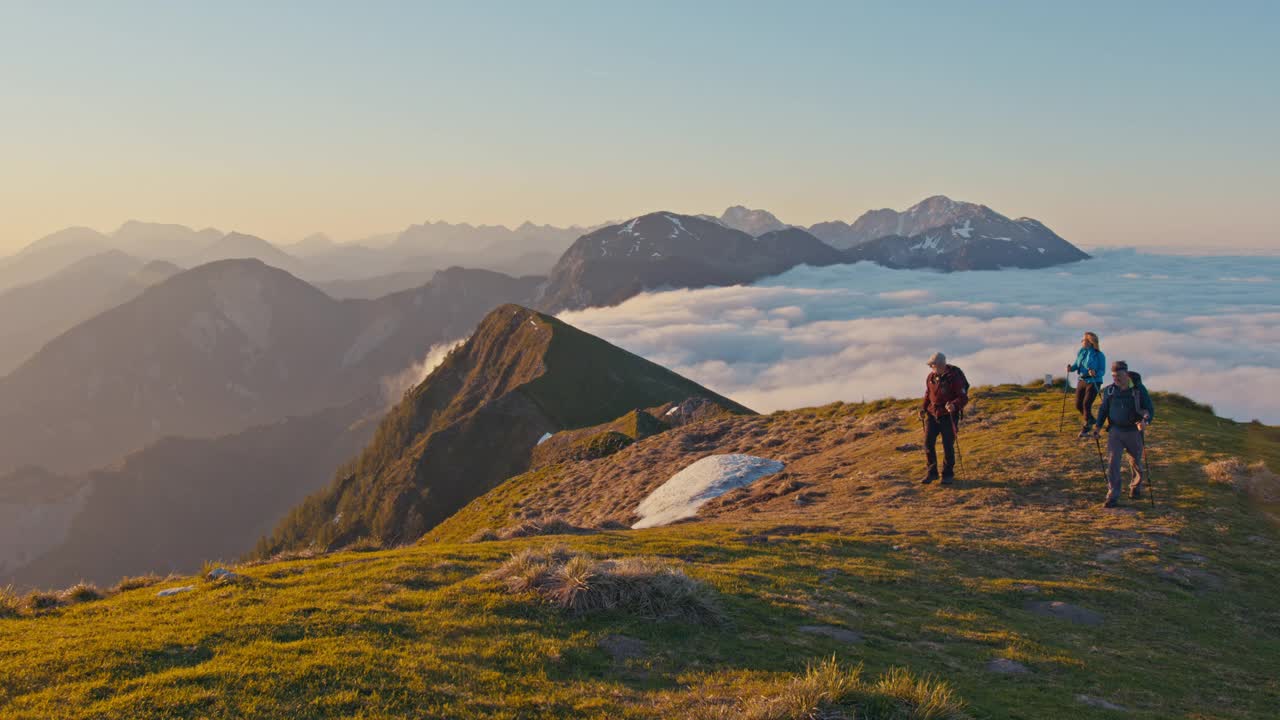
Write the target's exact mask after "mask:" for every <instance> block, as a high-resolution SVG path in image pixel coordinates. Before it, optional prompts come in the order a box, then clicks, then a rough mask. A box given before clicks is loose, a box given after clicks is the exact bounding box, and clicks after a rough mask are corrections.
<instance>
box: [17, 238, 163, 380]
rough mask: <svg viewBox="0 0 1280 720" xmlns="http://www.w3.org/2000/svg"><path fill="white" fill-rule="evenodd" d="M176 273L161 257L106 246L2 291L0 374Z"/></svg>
mask: <svg viewBox="0 0 1280 720" xmlns="http://www.w3.org/2000/svg"><path fill="white" fill-rule="evenodd" d="M178 272H181V268H179V267H178V266H176V265H174V264H172V263H167V262H165V261H163V260H156V261H153V262H150V263H145V262H143V261H142V260H139V259H137V258H135V257H133V256H130V255H126V254H124V253H122V252H120V251H119V250H108V251H106V252H104V253H101V254H98V255H92V256H90V257H87V258H84V259H83V260H79V261H76V262H74V263H72V264H71V265H70V266H69V267H66V268H63V269H62V270H59V271H58V272H56V273H54V274H52V275H50V276H49V277H47V278H45V279H43V280H40V281H37V282H34V283H32V284H30V285H24V286H21V287H16V288H11V289H9V290H6V291H3V292H0V340H2V342H0V377H3V376H4V375H6V374H8V373H9V372H10V371H11V370H13V369H14V368H16V367H17V366H18V365H19V364H20V363H21V362H22V361H23V360H26V359H27V358H29V357H31V356H32V355H34V354H35V353H36V351H38V350H39V349H40V348H41V347H42V346H43V345H44V344H45V343H46V342H48V341H49V340H52V339H53V338H55V337H57V336H58V335H61V334H62V333H63V332H66V331H67V330H70V329H71V328H72V327H74V326H76V325H78V324H79V323H81V322H83V321H85V320H88V319H89V318H91V317H93V316H94V315H97V314H98V313H100V312H102V311H103V310H106V309H109V308H112V307H115V306H116V305H120V304H122V303H125V302H127V301H129V300H132V299H133V298H134V297H137V295H138V294H139V293H141V292H142V291H143V290H145V289H147V288H148V287H150V286H151V285H154V284H155V283H157V282H160V281H161V280H165V279H167V278H169V277H171V276H173V275H175V274H176V273H178Z"/></svg>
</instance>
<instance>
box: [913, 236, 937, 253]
mask: <svg viewBox="0 0 1280 720" xmlns="http://www.w3.org/2000/svg"><path fill="white" fill-rule="evenodd" d="M908 249H909V250H913V251H914V250H926V251H929V252H935V253H936V252H938V238H937V237H935V236H933V235H925V236H924V240H921V241H920V242H918V243H916V244H915V245H912V246H911V247H910V248H908Z"/></svg>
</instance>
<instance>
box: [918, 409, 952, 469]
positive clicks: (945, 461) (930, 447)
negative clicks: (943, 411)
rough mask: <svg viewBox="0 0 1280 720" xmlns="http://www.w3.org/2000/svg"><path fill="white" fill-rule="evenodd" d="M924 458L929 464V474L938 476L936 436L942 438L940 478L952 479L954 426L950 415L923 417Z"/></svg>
mask: <svg viewBox="0 0 1280 720" xmlns="http://www.w3.org/2000/svg"><path fill="white" fill-rule="evenodd" d="M924 422H925V426H924V458H925V461H926V462H928V464H929V470H928V472H929V474H930V475H934V476H936V475H937V474H938V452H937V449H936V448H935V447H934V446H935V445H937V442H938V436H939V435H941V436H942V477H947V478H949V477H952V476H954V475H955V472H956V470H955V468H956V425H955V419H954V418H953V417H952V416H951V415H942V416H940V417H934V416H932V415H926V416H925V421H924Z"/></svg>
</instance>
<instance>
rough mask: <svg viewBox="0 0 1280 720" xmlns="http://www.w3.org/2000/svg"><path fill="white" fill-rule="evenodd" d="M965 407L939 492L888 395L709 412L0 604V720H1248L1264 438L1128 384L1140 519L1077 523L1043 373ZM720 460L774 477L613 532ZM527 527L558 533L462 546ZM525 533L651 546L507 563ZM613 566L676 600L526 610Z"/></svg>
mask: <svg viewBox="0 0 1280 720" xmlns="http://www.w3.org/2000/svg"><path fill="white" fill-rule="evenodd" d="M975 397H976V398H977V400H976V403H975V405H976V407H975V409H974V411H973V412H972V413H971V417H970V419H969V420H968V421H967V422H966V425H965V427H964V428H962V430H961V447H962V450H963V467H962V469H961V472H960V473H959V480H960V481H959V484H958V485H957V486H954V487H951V488H942V487H939V486H937V485H932V486H920V485H918V484H916V481H917V480H918V478H919V476H920V474H921V471H922V462H921V457H920V456H921V453H920V451H919V449H918V447H917V446H918V444H919V443H920V428H919V424H918V423H917V421H916V419H915V417H914V415H913V409H914V403H912V402H908V401H892V402H878V403H868V404H839V403H837V404H834V405H828V406H824V407H820V408H810V409H805V410H796V411H790V412H781V413H775V414H773V415H769V416H749V415H743V416H716V417H711V418H708V419H706V420H702V421H699V422H695V423H692V424H689V425H685V426H682V427H678V428H674V429H671V430H667V431H665V432H660V433H658V434H656V435H652V436H649V437H644V438H642V439H640V440H639V441H637V442H634V443H631V444H627V443H619V444H618V445H619V446H620V448H619V449H618V450H617V451H616V452H614V453H613V454H611V455H608V456H606V457H594V458H592V459H579V460H569V461H566V462H561V463H557V464H551V465H547V466H543V467H538V468H536V469H534V470H532V471H531V472H529V473H526V474H524V475H521V476H519V477H517V478H514V479H512V480H510V481H508V482H506V483H504V484H502V485H499V486H498V487H497V488H495V489H493V490H491V491H490V492H489V493H488V494H486V495H484V496H482V497H480V498H479V499H477V500H474V501H473V502H472V503H471V504H469V505H468V506H467V507H466V508H464V509H463V510H462V511H461V512H459V513H458V514H457V515H455V516H453V517H452V518H450V519H449V520H448V521H446V522H445V523H444V524H442V525H440V526H439V527H437V528H436V529H435V530H433V531H432V532H431V533H430V534H428V536H427V537H425V538H424V539H423V541H422V542H420V543H418V544H415V545H412V546H408V547H401V548H396V549H389V550H369V551H366V552H357V551H348V552H338V553H332V554H327V555H320V556H316V557H310V558H307V557H299V558H295V559H281V560H276V561H271V562H265V563H260V564H249V565H245V566H242V567H238V568H235V570H236V571H237V572H238V573H239V574H240V577H239V578H238V579H237V580H236V581H232V582H219V583H215V582H211V581H208V580H206V579H203V578H168V579H164V580H162V581H158V582H157V581H156V579H151V580H137V581H134V582H132V583H128V584H127V586H129V587H132V588H133V589H127V590H123V591H120V592H115V593H111V594H109V595H108V596H107V597H105V598H103V599H92V597H91V593H90V592H89V590H88V589H83V588H82V589H80V591H79V592H78V594H75V593H73V595H77V597H72V596H67V597H56V596H47V597H37V598H29V599H28V598H14V597H10V598H8V599H7V600H3V601H0V717H3V718H6V719H8V718H54V717H56V718H86V719H87V718H280V717H288V718H291V719H294V720H304V719H310V718H400V717H423V718H513V719H514V718H560V717H592V718H674V717H691V718H738V717H748V718H752V717H754V718H800V717H814V718H818V717H821V718H913V717H914V718H927V717H931V718H947V717H973V718H1027V719H1031V718H1064V717H1070V718H1119V717H1126V718H1151V719H1154V718H1259V719H1262V718H1273V717H1275V709H1276V708H1277V707H1280V532H1278V530H1277V525H1276V520H1275V517H1274V515H1272V514H1269V511H1270V512H1274V510H1275V506H1274V505H1268V504H1267V502H1268V501H1272V502H1273V501H1274V500H1275V499H1276V497H1275V495H1274V491H1275V488H1273V487H1272V486H1271V485H1270V484H1269V483H1271V482H1272V481H1274V479H1275V478H1274V476H1271V475H1268V474H1267V472H1266V471H1265V470H1263V469H1260V468H1256V467H1255V468H1252V469H1250V468H1249V467H1248V466H1249V465H1250V464H1253V463H1257V462H1263V463H1265V465H1266V466H1268V467H1270V468H1272V469H1280V428H1274V427H1266V426H1262V425H1258V424H1242V423H1236V422H1232V421H1229V420H1224V419H1221V418H1217V417H1215V416H1214V415H1213V414H1212V412H1211V411H1210V410H1209V409H1208V408H1205V407H1203V406H1198V405H1196V404H1194V403H1192V402H1190V401H1188V400H1185V399H1183V398H1179V397H1177V396H1169V395H1161V394H1157V395H1156V397H1155V401H1156V403H1157V405H1158V408H1157V409H1158V416H1159V420H1160V422H1159V423H1158V424H1157V425H1156V426H1155V427H1154V428H1153V430H1152V433H1151V442H1150V457H1151V470H1152V472H1153V474H1154V479H1155V491H1156V507H1155V508H1154V509H1153V508H1152V507H1151V506H1150V505H1149V504H1148V501H1147V500H1145V499H1144V500H1142V501H1141V502H1133V501H1128V504H1127V505H1125V506H1123V507H1122V508H1120V509H1118V510H1114V511H1104V510H1103V509H1102V508H1101V507H1100V504H1101V500H1102V496H1103V491H1104V488H1103V483H1102V479H1101V477H1100V473H1101V471H1100V469H1099V461H1098V458H1097V456H1096V455H1095V451H1094V448H1093V445H1092V443H1089V444H1087V445H1078V444H1077V443H1075V442H1074V441H1073V440H1069V439H1068V437H1067V434H1066V433H1065V432H1064V433H1063V434H1062V435H1059V434H1058V432H1057V428H1058V419H1059V409H1060V405H1059V402H1060V399H1061V397H1060V395H1059V394H1058V392H1057V391H1054V390H1045V389H1041V388H1032V387H1018V386H1000V387H996V388H979V389H977V390H976V391H975ZM719 452H748V453H752V454H756V455H761V456H764V457H770V458H777V459H781V460H783V461H784V462H786V463H787V464H788V467H787V469H786V471H784V472H783V473H781V474H779V475H776V476H772V477H771V478H766V479H764V480H761V481H759V483H757V485H756V486H753V487H751V488H747V489H743V490H739V491H735V492H734V493H731V494H729V495H726V496H724V497H723V498H721V499H719V500H717V501H713V503H711V504H708V505H707V506H705V507H704V508H703V512H702V513H701V514H700V516H699V518H700V519H699V520H697V521H695V522H689V523H682V524H677V525H673V526H669V527H663V528H654V529H650V530H642V531H631V530H626V529H621V528H620V527H619V525H618V523H619V522H625V520H623V517H624V515H625V512H624V511H625V509H626V508H627V507H633V504H632V500H634V499H636V498H638V497H643V495H644V494H645V493H646V492H647V491H648V490H649V489H652V487H654V486H656V485H657V484H660V483H661V482H662V481H664V480H665V479H666V478H667V477H669V476H670V475H671V474H672V472H674V470H673V469H679V468H680V467H682V466H683V465H685V464H688V463H689V462H692V461H693V460H695V459H697V458H699V457H703V456H705V455H708V454H713V453H719ZM1229 458H1239V459H1240V460H1241V461H1243V464H1232V463H1222V462H1219V461H1223V460H1227V459H1229ZM1215 462H1217V464H1216V465H1213V472H1212V473H1206V471H1205V466H1206V465H1207V464H1210V463H1215ZM1233 482H1234V483H1235V484H1232V483H1233ZM512 527H523V528H525V532H524V533H512V532H504V531H507V530H509V529H510V528H512ZM539 527H541V528H544V529H550V530H574V529H575V528H576V529H580V530H579V531H576V532H566V533H564V534H560V535H555V536H527V537H514V538H513V539H509V540H483V541H481V540H480V538H486V537H499V536H504V535H505V536H511V535H513V534H516V535H518V534H527V532H537V528H539ZM601 527H605V528H617V529H603V530H602V529H600V528H601ZM529 528H532V530H529ZM552 546H558V547H559V549H558V550H554V549H553V550H550V551H549V552H551V553H552V554H553V555H554V554H555V553H560V554H561V557H562V558H564V557H567V556H570V555H574V554H579V555H587V556H590V557H591V558H595V559H597V560H603V559H626V558H637V557H648V558H655V560H649V561H638V562H632V563H631V564H628V563H626V562H620V563H615V564H613V565H609V564H604V565H595V566H591V565H590V563H589V562H587V561H586V560H582V559H577V560H575V559H569V560H568V561H567V566H566V568H565V569H562V570H560V571H555V572H552V573H551V574H547V572H546V571H543V570H537V571H536V572H534V571H528V569H527V568H525V567H524V566H520V565H519V564H520V563H522V562H523V563H525V564H526V565H528V564H529V563H531V562H532V560H531V558H530V557H529V556H528V555H527V554H526V555H522V556H521V558H520V559H519V560H518V561H514V563H513V562H512V561H509V560H508V559H509V558H511V556H512V555H513V554H516V553H522V552H523V551H526V550H532V551H537V552H544V549H545V548H549V547H552ZM366 550H367V548H366ZM504 563H506V565H505V569H506V576H505V579H504V578H500V577H496V576H494V575H492V574H491V573H493V571H495V570H497V569H498V568H500V567H503V566H504ZM633 565H634V566H637V567H640V566H643V567H647V568H658V571H657V574H656V575H654V577H658V578H660V579H661V581H662V582H664V583H669V584H671V583H674V585H675V586H678V587H677V589H676V591H673V592H683V593H685V594H684V595H679V597H676V598H675V600H671V598H670V597H667V596H664V597H667V600H671V603H674V604H668V605H663V604H662V603H663V602H664V601H663V598H658V601H656V602H653V603H651V604H649V605H644V604H643V603H644V602H647V601H648V600H652V598H645V597H640V598H638V599H636V598H631V599H628V598H623V600H626V601H627V602H623V603H622V607H619V608H615V609H602V610H591V609H586V610H583V611H581V612H575V611H572V610H566V609H563V608H562V607H560V606H559V605H557V604H556V603H555V602H553V600H562V601H564V600H567V601H568V602H569V603H570V604H577V605H583V604H589V602H590V601H591V599H592V598H593V597H596V596H594V595H591V593H592V592H596V591H597V590H600V589H605V590H610V589H611V590H612V591H617V592H621V593H628V592H632V591H633V590H635V588H636V587H639V590H636V592H640V593H643V592H644V587H645V586H644V583H643V577H641V582H640V583H639V585H636V584H635V583H634V582H633V583H632V584H628V582H630V581H628V580H627V578H626V577H623V576H622V574H623V572H624V569H626V568H631V567H632V566H633ZM610 568H613V569H612V570H611V569H610ZM662 568H666V570H663V569H662ZM535 570H536V569H535ZM539 572H540V573H542V574H541V575H537V573H539ZM556 572H558V573H559V574H555V573H556ZM522 573H523V574H522ZM531 573H532V574H531ZM611 573H616V576H615V575H614V574H611ZM681 574H683V576H682V575H681ZM533 575H537V577H536V578H534V577H533ZM684 576H687V579H686V577H684ZM513 578H514V579H513ZM530 578H533V579H530ZM524 581H527V582H525V585H527V586H528V589H524V590H521V588H520V582H524ZM573 583H580V585H573ZM609 583H614V584H612V585H611V584H609ZM188 585H189V586H193V588H194V589H192V590H191V591H188V592H183V593H179V594H176V595H173V596H169V597H158V596H157V591H159V590H162V589H167V588H176V587H181V586H188ZM664 587H665V586H664ZM512 588H515V589H516V590H517V591H512ZM539 590H541V591H542V594H540V593H539V592H538V591H539ZM556 593H559V594H556ZM549 598H550V599H549ZM31 600H34V601H36V602H35V603H34V604H35V605H41V604H46V605H50V607H44V608H40V607H34V608H33V607H32V604H33V603H32V602H30V601H31ZM632 600H634V602H633V601H632ZM1054 602H1061V603H1066V604H1067V605H1065V606H1064V605H1051V604H1050V603H1054ZM692 606H696V607H698V608H702V609H704V610H706V612H705V613H693V612H682V611H681V608H686V607H692ZM673 607H674V608H675V609H674V610H673V611H672V612H671V613H667V612H666V611H667V610H671V609H672V608H673ZM655 617H656V618H658V619H655ZM859 667H861V671H860V674H858V672H857V668H859ZM1114 708H1122V709H1114Z"/></svg>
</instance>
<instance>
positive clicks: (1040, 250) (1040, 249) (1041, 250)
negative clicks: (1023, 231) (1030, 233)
mask: <svg viewBox="0 0 1280 720" xmlns="http://www.w3.org/2000/svg"><path fill="white" fill-rule="evenodd" d="M1036 250H1037V251H1039V252H1040V254H1041V255H1043V254H1044V248H1036Z"/></svg>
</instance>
